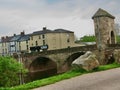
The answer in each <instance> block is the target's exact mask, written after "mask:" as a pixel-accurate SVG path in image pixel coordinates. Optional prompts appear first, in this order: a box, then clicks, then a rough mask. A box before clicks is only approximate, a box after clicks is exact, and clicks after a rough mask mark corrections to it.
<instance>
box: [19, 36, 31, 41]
mask: <svg viewBox="0 0 120 90" xmlns="http://www.w3.org/2000/svg"><path fill="white" fill-rule="evenodd" d="M29 38H30V35H23V36H21V38H20V39H19V40H18V41H26V40H29Z"/></svg>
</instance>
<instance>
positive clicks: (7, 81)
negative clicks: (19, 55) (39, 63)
mask: <svg viewBox="0 0 120 90" xmlns="http://www.w3.org/2000/svg"><path fill="white" fill-rule="evenodd" d="M21 71H24V69H23V65H22V64H20V63H18V62H17V61H16V60H15V59H13V58H12V57H9V56H7V57H2V56H0V87H10V86H14V85H18V84H19V76H18V74H19V73H20V72H21Z"/></svg>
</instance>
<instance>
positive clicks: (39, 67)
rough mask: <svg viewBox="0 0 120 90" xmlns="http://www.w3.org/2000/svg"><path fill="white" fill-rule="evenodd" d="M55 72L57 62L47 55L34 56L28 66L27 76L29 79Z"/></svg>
mask: <svg viewBox="0 0 120 90" xmlns="http://www.w3.org/2000/svg"><path fill="white" fill-rule="evenodd" d="M56 74H57V64H56V63H55V62H54V61H53V60H51V59H49V58H47V57H38V58H36V59H35V60H33V62H32V63H31V64H30V67H29V76H30V80H31V81H34V80H38V79H41V78H45V77H49V76H52V75H56Z"/></svg>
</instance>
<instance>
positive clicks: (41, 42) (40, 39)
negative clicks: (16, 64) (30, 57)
mask: <svg viewBox="0 0 120 90" xmlns="http://www.w3.org/2000/svg"><path fill="white" fill-rule="evenodd" d="M74 40H75V39H74V32H72V31H69V30H65V29H55V30H50V29H47V28H46V27H44V28H43V30H40V31H35V32H33V33H31V34H27V35H26V34H25V33H24V31H23V32H21V33H20V34H19V35H16V34H14V35H13V36H10V37H8V36H7V37H6V38H5V37H2V38H1V41H0V47H1V48H0V54H1V55H13V53H17V54H19V53H21V52H25V53H30V52H32V51H33V52H36V51H43V50H55V49H62V48H70V47H74V46H75V43H74Z"/></svg>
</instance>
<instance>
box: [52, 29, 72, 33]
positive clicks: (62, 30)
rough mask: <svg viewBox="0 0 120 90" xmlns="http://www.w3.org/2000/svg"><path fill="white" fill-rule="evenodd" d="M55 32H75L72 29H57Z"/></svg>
mask: <svg viewBox="0 0 120 90" xmlns="http://www.w3.org/2000/svg"><path fill="white" fill-rule="evenodd" d="M53 32H56V33H73V32H72V31H69V30H65V29H55V30H54V31H53Z"/></svg>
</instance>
